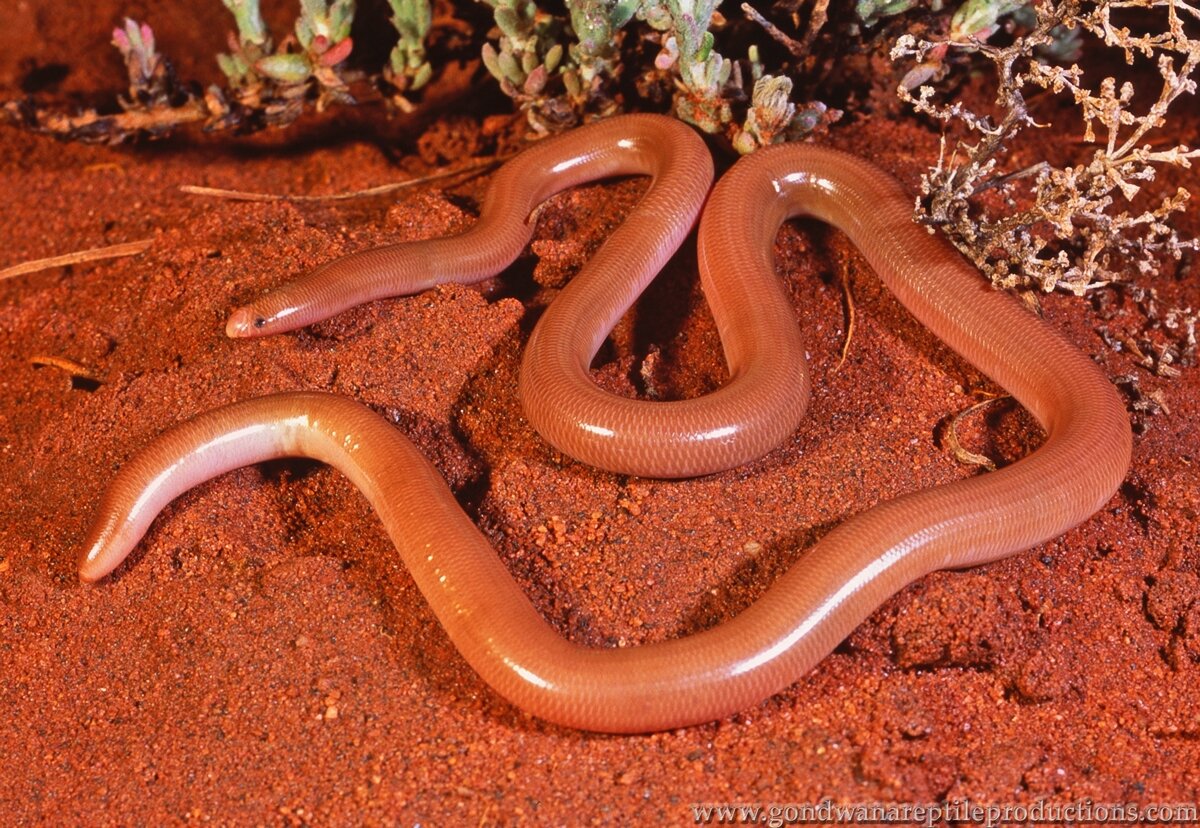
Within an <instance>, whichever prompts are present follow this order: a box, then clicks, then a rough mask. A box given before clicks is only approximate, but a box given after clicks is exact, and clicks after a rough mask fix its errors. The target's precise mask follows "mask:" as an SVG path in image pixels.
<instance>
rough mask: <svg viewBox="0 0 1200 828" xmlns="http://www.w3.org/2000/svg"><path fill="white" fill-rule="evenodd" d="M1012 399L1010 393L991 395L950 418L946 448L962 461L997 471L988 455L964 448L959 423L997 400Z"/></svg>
mask: <svg viewBox="0 0 1200 828" xmlns="http://www.w3.org/2000/svg"><path fill="white" fill-rule="evenodd" d="M1004 399H1011V397H1010V395H1008V394H999V395H997V396H995V397H989V398H987V399H986V400H983V401H981V402H977V403H975V404H974V405H972V406H970V407H969V408H964V409H963V410H962V411H960V412H958V413H957V414H955V415H954V416H953V417H951V418H950V425H949V427H948V428H947V429H946V448H948V449H950V451H951V453H953V454H954V457H955V459H956V460H958V462H960V463H967V464H969V465H972V466H983V467H984V468H985V469H987V470H988V471H995V470H996V464H995V463H994V462H992V460H991V459H990V458H988V457H984V456H983V455H982V454H976V453H975V452H973V451H968V450H967V449H965V448H963V446H962V443H960V442H959V440H958V424H959V422H960V421H961V420H963V419H965V418H966V417H968V416H969V415H971V414H973V413H974V412H976V411H978V410H979V409H981V408H984V407H985V406H989V405H991V404H992V403H994V402H996V401H997V400H1004Z"/></svg>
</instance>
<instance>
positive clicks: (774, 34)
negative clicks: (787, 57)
mask: <svg viewBox="0 0 1200 828" xmlns="http://www.w3.org/2000/svg"><path fill="white" fill-rule="evenodd" d="M742 13H743V14H745V15H746V17H749V18H750V19H751V20H753V21H754V22H755V23H757V24H758V25H760V26H762V27H763V30H764V31H765V32H766V33H767V34H769V35H770V36H771V38H772V39H773V40H775V41H776V42H777V43H779V44H780V45H781V46H783V48H785V49H787V50H788V51H789V52H791V53H792V57H794V58H796V59H797V60H799V59H801V58H803V57H804V56H805V55H806V54H807V52H808V49H807V48H806V46H807V44H808V43H810V42H811V41H812V38H813V37H814V36H815V35H816V32H814V31H812V30H811V27H810V31H809V35H808V36H806V37H805V39H804V40H805V42H804V43H801V42H799V41H798V40H794V39H793V38H791V37H789V36H788V35H787V34H786V33H785V32H784V31H783V30H782V29H780V28H779V27H778V26H776V25H775V24H774V23H772V22H771V21H770V20H767V18H765V17H763V16H762V15H761V14H759V12H758V9H756V8H754V7H753V6H751V5H750V4H749V3H742ZM813 22H814V23H816V10H814V12H813Z"/></svg>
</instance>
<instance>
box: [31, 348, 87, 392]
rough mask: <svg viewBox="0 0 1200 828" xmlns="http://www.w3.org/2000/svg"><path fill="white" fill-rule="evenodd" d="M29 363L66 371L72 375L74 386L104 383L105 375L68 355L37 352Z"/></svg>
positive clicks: (84, 386) (39, 366) (83, 386)
mask: <svg viewBox="0 0 1200 828" xmlns="http://www.w3.org/2000/svg"><path fill="white" fill-rule="evenodd" d="M29 364H30V365H32V366H34V367H35V368H41V367H50V368H58V369H59V370H60V371H66V372H67V374H68V375H69V376H70V377H71V385H72V386H74V387H82V388H86V387H88V386H89V385H90V386H93V387H94V386H99V385H103V384H104V377H102V376H100V374H99V373H98V372H97V371H95V370H94V369H92V368H89V367H88V366H86V365H84V364H83V363H82V362H76V361H75V360H73V359H70V358H68V357H58V356H49V355H46V354H35V355H34V356H31V357H30V358H29Z"/></svg>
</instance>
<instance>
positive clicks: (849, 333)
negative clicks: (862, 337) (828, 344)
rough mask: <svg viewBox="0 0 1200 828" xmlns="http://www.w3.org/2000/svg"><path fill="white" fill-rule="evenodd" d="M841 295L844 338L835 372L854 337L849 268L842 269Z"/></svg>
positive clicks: (852, 292) (844, 359)
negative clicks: (844, 306)
mask: <svg viewBox="0 0 1200 828" xmlns="http://www.w3.org/2000/svg"><path fill="white" fill-rule="evenodd" d="M842 296H843V297H844V298H845V300H846V339H845V341H843V342H842V355H841V357H839V358H838V364H837V365H835V366H834V368H833V372H834V373H835V374H836V373H837V372H838V371H840V370H842V365H844V364H845V362H846V356H847V355H848V354H849V353H850V340H852V339H854V291H852V290H851V289H850V271H849V268H845V269H843V270H842Z"/></svg>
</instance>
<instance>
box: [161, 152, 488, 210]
mask: <svg viewBox="0 0 1200 828" xmlns="http://www.w3.org/2000/svg"><path fill="white" fill-rule="evenodd" d="M505 160H507V159H505V158H493V159H490V160H488V161H484V162H482V163H479V164H471V165H469V166H466V167H460V168H459V169H457V170H444V171H442V172H439V173H434V174H433V175H426V176H422V177H421V178H410V179H409V180H407V181H397V182H394V183H392V184H380V185H379V186H378V187H368V188H367V189H365V190H353V191H351V192H347V193H333V194H331V195H280V194H278V193H253V192H247V191H245V190H223V189H221V188H219V187H201V186H199V185H196V184H181V185H180V187H179V190H180V192H184V193H187V194H189V195H198V196H209V197H211V198H225V199H229V200H231V201H296V202H317V201H350V200H351V199H356V198H370V197H371V196H377V195H383V194H384V193H391V192H394V191H396V190H403V189H406V188H408V187H416V186H419V185H421V184H427V183H429V182H430V181H437V180H439V179H443V178H453V177H454V176H457V175H465V174H467V173H476V172H482V171H483V170H486V169H490V168H491V167H495V166H496V165H498V164H501V163H503V162H504V161H505Z"/></svg>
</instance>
